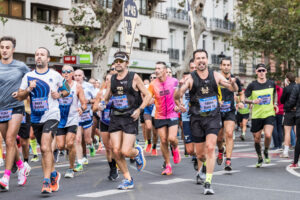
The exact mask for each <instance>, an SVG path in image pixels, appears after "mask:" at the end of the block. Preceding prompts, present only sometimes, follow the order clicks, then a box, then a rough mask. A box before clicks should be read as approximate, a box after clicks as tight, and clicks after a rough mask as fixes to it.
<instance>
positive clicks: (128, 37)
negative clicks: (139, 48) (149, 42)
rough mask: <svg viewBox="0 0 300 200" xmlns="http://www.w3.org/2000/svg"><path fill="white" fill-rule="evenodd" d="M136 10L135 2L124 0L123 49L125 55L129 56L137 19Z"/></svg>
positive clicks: (133, 0)
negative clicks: (124, 48)
mask: <svg viewBox="0 0 300 200" xmlns="http://www.w3.org/2000/svg"><path fill="white" fill-rule="evenodd" d="M138 14H139V13H138V9H137V5H136V3H135V0H124V4H123V18H124V22H123V23H124V32H125V47H126V53H128V54H129V55H130V53H131V49H132V43H133V37H134V32H135V28H136V22H137V18H138Z"/></svg>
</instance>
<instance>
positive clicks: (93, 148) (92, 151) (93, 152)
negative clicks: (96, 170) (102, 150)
mask: <svg viewBox="0 0 300 200" xmlns="http://www.w3.org/2000/svg"><path fill="white" fill-rule="evenodd" d="M95 155H96V151H95V147H94V145H91V146H90V156H91V157H94V156H95Z"/></svg>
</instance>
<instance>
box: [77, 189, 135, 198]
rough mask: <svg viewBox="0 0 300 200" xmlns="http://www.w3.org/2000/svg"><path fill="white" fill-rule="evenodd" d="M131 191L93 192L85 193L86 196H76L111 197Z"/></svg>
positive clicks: (83, 195)
mask: <svg viewBox="0 0 300 200" xmlns="http://www.w3.org/2000/svg"><path fill="white" fill-rule="evenodd" d="M131 191H132V190H106V191H102V192H93V193H86V194H80V195H77V196H78V197H93V198H96V197H104V196H109V195H113V194H120V193H124V192H131Z"/></svg>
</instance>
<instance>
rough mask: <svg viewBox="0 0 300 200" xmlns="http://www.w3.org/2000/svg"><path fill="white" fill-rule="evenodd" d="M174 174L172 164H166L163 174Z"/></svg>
mask: <svg viewBox="0 0 300 200" xmlns="http://www.w3.org/2000/svg"><path fill="white" fill-rule="evenodd" d="M171 174H172V167H171V165H167V166H166V169H165V170H164V171H163V172H162V173H161V175H167V176H169V175H171Z"/></svg>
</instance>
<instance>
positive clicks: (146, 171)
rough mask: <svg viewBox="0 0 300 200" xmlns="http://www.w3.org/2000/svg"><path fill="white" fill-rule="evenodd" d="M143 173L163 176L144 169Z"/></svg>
mask: <svg viewBox="0 0 300 200" xmlns="http://www.w3.org/2000/svg"><path fill="white" fill-rule="evenodd" d="M129 167H130V168H132V169H135V170H137V169H136V167H133V166H129ZM141 172H143V173H147V174H151V175H154V176H161V175H158V174H155V173H153V172H150V171H148V170H144V169H143V170H142V171H141Z"/></svg>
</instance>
